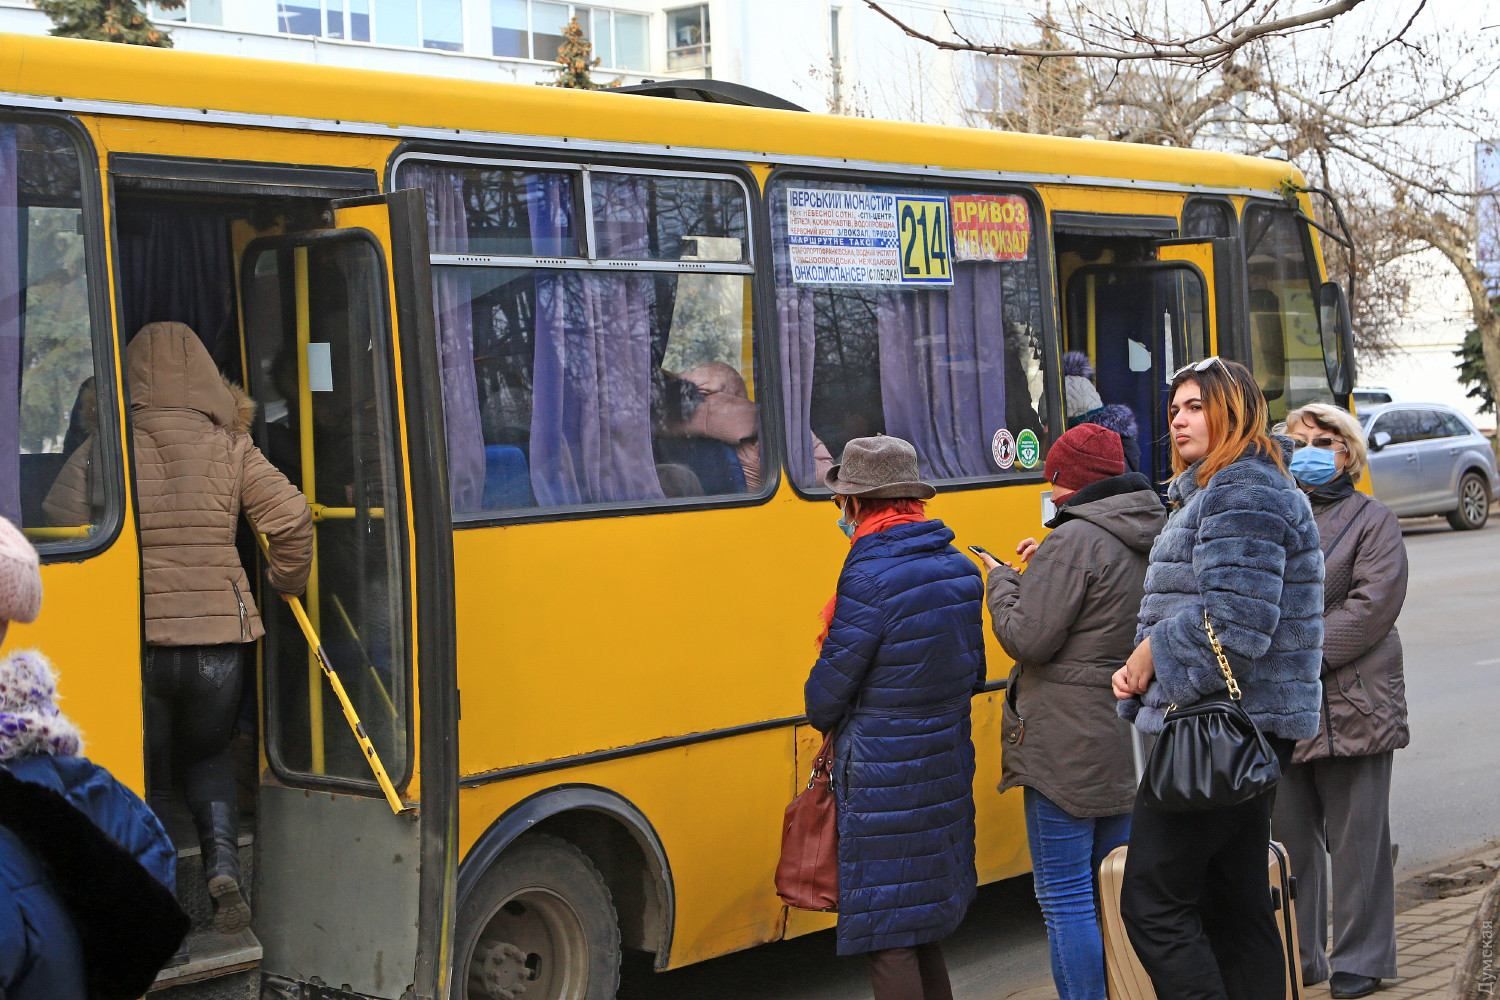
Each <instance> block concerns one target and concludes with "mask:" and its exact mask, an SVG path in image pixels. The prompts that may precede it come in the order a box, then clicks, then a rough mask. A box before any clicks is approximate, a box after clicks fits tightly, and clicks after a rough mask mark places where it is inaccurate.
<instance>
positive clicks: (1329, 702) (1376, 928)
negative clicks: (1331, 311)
mask: <svg viewBox="0 0 1500 1000" xmlns="http://www.w3.org/2000/svg"><path fill="white" fill-rule="evenodd" d="M1287 433H1288V434H1290V435H1291V436H1292V437H1293V438H1295V439H1296V440H1297V442H1298V450H1297V452H1296V453H1295V454H1294V455H1293V456H1292V473H1293V475H1295V476H1296V477H1297V482H1298V483H1299V484H1300V485H1301V486H1302V489H1303V490H1304V491H1305V492H1306V493H1307V495H1308V499H1310V500H1311V501H1312V509H1313V515H1314V516H1315V517H1316V518H1317V521H1318V530H1319V532H1320V533H1321V535H1322V548H1323V559H1324V565H1325V567H1326V572H1325V579H1324V596H1323V607H1324V610H1323V704H1322V710H1321V712H1320V718H1319V727H1318V734H1317V735H1316V736H1314V737H1313V738H1312V739H1307V740H1303V741H1301V742H1300V743H1298V744H1297V750H1296V754H1295V755H1294V757H1293V762H1294V763H1293V764H1292V766H1291V767H1290V768H1288V769H1287V770H1286V773H1285V774H1283V775H1282V777H1281V787H1280V790H1279V791H1278V792H1277V795H1276V812H1275V815H1274V816H1273V818H1272V829H1273V830H1274V832H1275V835H1276V838H1277V839H1278V840H1280V841H1281V842H1282V843H1283V844H1285V845H1286V848H1287V852H1288V853H1289V854H1290V855H1291V859H1292V874H1293V875H1295V876H1296V878H1297V885H1298V888H1299V889H1300V891H1299V892H1298V894H1297V933H1298V936H1299V937H1300V938H1301V945H1302V978H1303V981H1304V982H1306V983H1308V984H1312V983H1321V982H1323V981H1324V980H1325V979H1330V976H1329V971H1330V964H1331V967H1332V977H1331V980H1330V982H1329V991H1330V993H1331V995H1332V996H1334V997H1337V998H1344V997H1362V996H1366V995H1368V994H1370V993H1373V992H1374V991H1375V989H1376V988H1377V987H1379V985H1380V981H1381V980H1382V979H1390V978H1392V977H1394V976H1395V975H1396V889H1395V878H1394V873H1393V872H1392V869H1391V822H1390V794H1391V762H1392V758H1393V757H1394V756H1395V751H1396V750H1398V749H1400V748H1401V747H1404V746H1406V744H1407V742H1408V741H1409V739H1410V733H1409V730H1408V728H1407V724H1406V681H1405V678H1404V677H1403V675H1402V670H1401V637H1400V636H1399V635H1397V634H1396V616H1397V615H1399V614H1400V613H1401V605H1402V603H1403V602H1404V601H1405V600H1406V545H1405V543H1404V542H1402V540H1401V526H1400V525H1399V524H1398V523H1397V522H1396V516H1395V515H1394V514H1392V513H1391V512H1390V510H1389V509H1388V508H1386V507H1385V505H1384V504H1382V503H1380V502H1379V501H1378V500H1373V499H1371V498H1370V497H1367V496H1365V495H1364V494H1362V493H1358V492H1355V489H1354V481H1355V480H1356V479H1358V478H1359V475H1360V473H1361V472H1362V471H1363V470H1364V467H1365V459H1366V452H1365V440H1364V435H1363V434H1362V433H1361V432H1360V427H1359V423H1358V421H1356V420H1355V419H1354V418H1353V417H1352V416H1350V415H1349V414H1348V413H1346V412H1345V411H1344V410H1341V409H1339V408H1338V407H1336V406H1329V405H1328V404H1326V403H1311V404H1309V405H1307V406H1304V407H1302V409H1300V410H1294V411H1293V412H1291V413H1289V414H1287ZM1330 857H1331V858H1332V860H1333V955H1332V957H1331V962H1330V956H1329V955H1328V954H1327V951H1328V899H1329V882H1328V859H1329V858H1330Z"/></svg>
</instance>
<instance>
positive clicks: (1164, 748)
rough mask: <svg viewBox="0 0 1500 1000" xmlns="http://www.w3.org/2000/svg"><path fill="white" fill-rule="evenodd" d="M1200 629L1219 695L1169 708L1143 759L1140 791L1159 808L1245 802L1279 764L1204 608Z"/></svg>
mask: <svg viewBox="0 0 1500 1000" xmlns="http://www.w3.org/2000/svg"><path fill="white" fill-rule="evenodd" d="M1203 630H1204V631H1205V632H1207V633H1208V642H1209V645H1211V646H1212V647H1213V651H1214V656H1216V657H1217V658H1218V660H1219V673H1221V674H1223V675H1224V685H1225V688H1226V692H1225V694H1224V695H1223V696H1217V697H1213V698H1208V699H1205V700H1204V701H1200V702H1197V703H1195V704H1192V705H1187V706H1184V707H1182V708H1178V707H1177V706H1176V705H1171V706H1169V707H1168V708H1167V712H1166V717H1165V719H1164V721H1163V725H1162V731H1161V735H1159V736H1158V737H1157V739H1156V746H1155V747H1153V748H1152V750H1151V757H1150V759H1149V760H1148V761H1147V762H1146V773H1145V775H1144V776H1143V777H1142V778H1141V795H1142V796H1143V797H1144V799H1145V801H1146V803H1147V804H1148V805H1150V806H1152V807H1153V808H1156V809H1160V810H1162V811H1163V812H1201V811H1204V810H1208V809H1222V808H1225V807H1226V806H1235V805H1239V804H1240V803H1242V802H1248V801H1249V800H1250V799H1253V798H1255V797H1256V796H1257V795H1261V794H1263V793H1265V792H1268V791H1270V790H1271V789H1272V788H1274V787H1275V786H1276V782H1277V780H1278V779H1280V777H1281V764H1280V763H1279V762H1278V761H1277V759H1276V754H1275V753H1274V752H1273V751H1272V750H1271V744H1270V743H1269V742H1268V741H1267V740H1266V737H1265V734H1264V733H1262V732H1261V731H1260V729H1259V728H1257V727H1256V725H1255V722H1254V721H1253V720H1251V718H1250V716H1249V715H1247V714H1246V713H1245V710H1244V709H1243V708H1241V707H1240V685H1239V682H1238V681H1236V680H1235V679H1234V672H1233V671H1232V670H1230V669H1229V658H1228V657H1227V656H1225V655H1224V647H1223V646H1221V645H1220V644H1219V639H1218V636H1216V635H1214V627H1213V624H1212V623H1211V622H1209V620H1208V612H1207V611H1204V612H1203Z"/></svg>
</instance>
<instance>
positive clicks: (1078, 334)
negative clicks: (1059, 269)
mask: <svg viewBox="0 0 1500 1000" xmlns="http://www.w3.org/2000/svg"><path fill="white" fill-rule="evenodd" d="M1193 242H1194V243H1208V242H1214V241H1193ZM1174 244H1175V245H1168V244H1163V245H1162V246H1161V248H1160V249H1161V250H1162V251H1166V252H1170V253H1175V254H1178V255H1179V259H1170V258H1168V259H1158V260H1155V261H1137V262H1130V263H1101V264H1089V265H1085V266H1083V267H1080V268H1078V269H1076V270H1075V271H1073V273H1072V275H1071V276H1070V277H1069V279H1068V284H1067V291H1066V299H1065V302H1066V309H1065V317H1066V318H1065V322H1066V327H1065V336H1066V344H1067V349H1068V350H1071V351H1082V352H1083V353H1085V354H1087V355H1088V357H1089V359H1090V360H1091V361H1092V362H1093V366H1094V371H1095V373H1096V381H1097V384H1098V389H1099V396H1100V398H1101V399H1102V400H1103V401H1104V403H1105V404H1122V405H1125V406H1128V407H1129V408H1130V410H1131V412H1132V413H1133V414H1134V415H1135V421H1136V425H1137V427H1138V429H1139V432H1140V437H1139V439H1138V440H1139V444H1140V453H1141V454H1140V469H1139V471H1140V472H1141V473H1143V474H1144V475H1145V476H1146V477H1147V478H1148V479H1150V480H1151V481H1152V482H1153V483H1157V484H1160V483H1162V482H1164V481H1165V480H1166V479H1167V477H1168V476H1169V475H1170V474H1171V447H1170V434H1169V426H1168V418H1167V406H1168V404H1169V403H1170V402H1171V401H1170V400H1169V399H1168V398H1167V391H1168V386H1169V385H1170V384H1171V381H1172V375H1173V373H1174V372H1176V371H1177V369H1178V368H1179V367H1180V366H1182V365H1184V364H1187V363H1188V362H1190V361H1194V360H1197V359H1199V358H1203V357H1206V356H1208V355H1209V354H1212V353H1213V352H1214V349H1215V347H1216V345H1217V342H1218V334H1217V326H1216V324H1215V322H1214V318H1215V316H1214V304H1215V299H1214V281H1213V277H1212V275H1213V272H1212V270H1211V269H1210V270H1205V269H1204V268H1203V267H1202V266H1201V263H1200V261H1199V260H1195V259H1192V257H1191V256H1189V255H1188V252H1187V251H1188V250H1189V249H1190V247H1191V244H1187V243H1176V241H1174ZM1204 262H1206V261H1204ZM1068 416H1069V417H1070V418H1072V417H1076V416H1079V414H1074V413H1070V414H1068Z"/></svg>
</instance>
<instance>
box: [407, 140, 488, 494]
mask: <svg viewBox="0 0 1500 1000" xmlns="http://www.w3.org/2000/svg"><path fill="white" fill-rule="evenodd" d="M402 174H403V176H402V181H403V182H406V183H410V184H412V185H415V186H416V187H419V188H421V189H422V190H424V191H425V192H427V232H428V236H429V238H430V240H431V243H432V245H433V246H434V247H441V248H443V252H445V253H463V252H464V251H465V250H467V249H468V246H469V227H468V213H467V211H466V209H465V204H464V174H463V171H461V170H454V169H451V168H447V167H438V166H428V165H425V164H424V165H414V166H411V167H408V168H407V169H406V170H404V171H402ZM472 300H473V292H472V290H471V288H470V282H469V275H468V273H467V271H466V270H465V269H464V268H462V267H438V268H433V271H432V301H433V307H434V309H435V311H436V313H437V327H438V357H439V365H440V367H441V369H442V386H443V429H444V432H445V436H446V438H447V442H448V493H449V497H450V500H451V503H452V506H453V512H454V513H455V514H463V513H468V512H471V511H477V510H480V509H481V508H482V507H483V505H484V504H483V498H484V430H483V427H482V426H481V424H480V421H479V389H478V386H477V384H476V382H475V378H474V315H473V312H472V308H471V303H472Z"/></svg>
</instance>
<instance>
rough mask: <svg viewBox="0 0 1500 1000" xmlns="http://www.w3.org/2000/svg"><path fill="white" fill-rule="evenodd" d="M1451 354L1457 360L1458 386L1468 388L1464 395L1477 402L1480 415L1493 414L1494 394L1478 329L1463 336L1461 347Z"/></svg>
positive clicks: (1475, 328)
mask: <svg viewBox="0 0 1500 1000" xmlns="http://www.w3.org/2000/svg"><path fill="white" fill-rule="evenodd" d="M1453 354H1454V356H1455V357H1457V358H1458V381H1459V384H1460V385H1466V386H1468V387H1469V391H1468V392H1467V393H1465V394H1464V395H1466V396H1467V397H1468V398H1469V399H1477V400H1479V412H1480V413H1494V412H1495V394H1494V393H1493V392H1492V391H1491V388H1490V386H1491V382H1490V373H1489V367H1488V366H1487V365H1486V364H1485V363H1484V343H1483V342H1482V341H1481V340H1480V338H1479V327H1477V326H1476V327H1474V328H1473V329H1472V330H1470V331H1469V332H1468V333H1466V334H1464V342H1463V345H1462V346H1460V347H1459V349H1458V350H1456V351H1454V352H1453Z"/></svg>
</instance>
